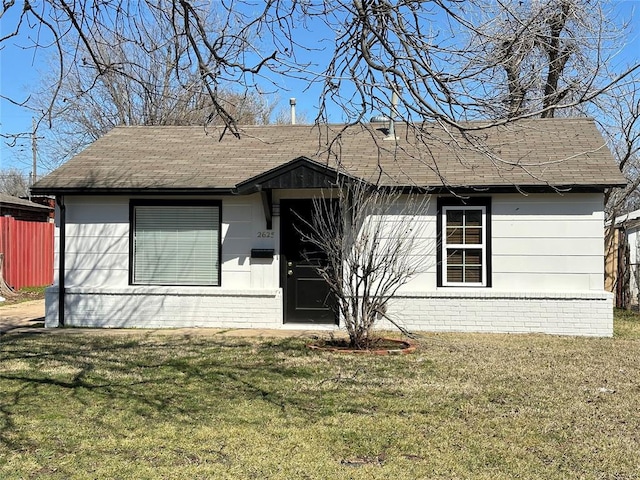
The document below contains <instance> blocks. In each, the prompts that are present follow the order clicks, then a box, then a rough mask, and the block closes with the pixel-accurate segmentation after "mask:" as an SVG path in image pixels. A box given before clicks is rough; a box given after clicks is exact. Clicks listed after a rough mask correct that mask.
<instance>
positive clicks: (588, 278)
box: [491, 193, 604, 292]
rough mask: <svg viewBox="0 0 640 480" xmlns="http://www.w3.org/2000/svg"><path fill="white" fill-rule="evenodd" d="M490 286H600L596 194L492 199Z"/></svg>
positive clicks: (568, 288) (526, 288)
mask: <svg viewBox="0 0 640 480" xmlns="http://www.w3.org/2000/svg"><path fill="white" fill-rule="evenodd" d="M491 210H492V224H491V226H492V269H493V276H492V278H493V290H497V291H505V292H508V291H518V292H579V291H590V290H596V291H602V290H603V289H604V267H603V265H604V260H603V259H604V243H603V234H604V233H603V232H604V213H603V197H602V195H601V194H597V193H594V194H588V193H585V194H562V195H561V194H554V193H549V194H531V195H528V196H523V195H519V194H509V195H494V196H493V198H492V205H491Z"/></svg>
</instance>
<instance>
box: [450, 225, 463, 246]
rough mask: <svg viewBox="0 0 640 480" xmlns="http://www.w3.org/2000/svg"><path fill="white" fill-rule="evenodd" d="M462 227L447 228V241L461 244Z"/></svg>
mask: <svg viewBox="0 0 640 480" xmlns="http://www.w3.org/2000/svg"><path fill="white" fill-rule="evenodd" d="M462 232H463V230H462V228H456V227H454V228H447V243H449V244H453V245H460V244H462Z"/></svg>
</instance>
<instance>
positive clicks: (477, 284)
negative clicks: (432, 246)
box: [440, 205, 489, 287]
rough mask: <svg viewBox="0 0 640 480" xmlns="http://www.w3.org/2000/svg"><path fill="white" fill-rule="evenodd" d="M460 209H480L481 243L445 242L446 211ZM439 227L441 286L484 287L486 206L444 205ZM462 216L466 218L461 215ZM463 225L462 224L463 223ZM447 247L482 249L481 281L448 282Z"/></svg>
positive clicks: (485, 270) (485, 272) (485, 269)
mask: <svg viewBox="0 0 640 480" xmlns="http://www.w3.org/2000/svg"><path fill="white" fill-rule="evenodd" d="M460 210H480V211H481V212H482V226H481V243H480V244H464V243H463V244H457V243H455V244H454V243H447V212H448V211H460ZM441 215H442V217H441V229H442V231H441V232H440V238H441V239H442V240H441V241H442V286H443V287H486V286H487V262H488V261H489V260H488V258H487V207H485V206H481V205H445V206H442V212H441ZM463 218H466V216H465V217H463ZM463 227H464V225H463ZM448 249H458V250H482V253H481V257H480V258H481V262H482V265H481V267H482V268H481V272H482V273H481V275H482V282H449V281H448V277H447V270H448V268H447V267H448V261H447V260H448V255H447V250H448ZM463 275H464V267H463Z"/></svg>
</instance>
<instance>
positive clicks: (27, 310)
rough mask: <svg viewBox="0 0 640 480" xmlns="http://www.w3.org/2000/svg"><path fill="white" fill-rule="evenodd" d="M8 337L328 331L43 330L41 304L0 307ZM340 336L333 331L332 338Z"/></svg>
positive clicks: (0, 330)
mask: <svg viewBox="0 0 640 480" xmlns="http://www.w3.org/2000/svg"><path fill="white" fill-rule="evenodd" d="M10 333H47V334H52V335H60V334H72V335H73V334H80V333H84V334H93V335H131V334H136V333H141V334H142V333H144V334H149V333H153V334H158V335H203V336H207V335H211V336H214V335H215V336H225V337H255V338H291V337H298V338H309V339H317V338H326V337H328V335H329V333H330V332H329V331H327V330H324V331H314V330H290V329H273V330H270V329H258V328H255V329H254V328H224V329H223V328H167V329H133V328H131V329H129V328H44V300H33V301H30V302H23V303H16V304H15V305H4V306H3V305H2V304H0V334H2V335H4V334H10ZM343 334H344V333H343V332H341V331H334V336H336V337H340V336H342V335H343Z"/></svg>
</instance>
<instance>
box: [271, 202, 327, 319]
mask: <svg viewBox="0 0 640 480" xmlns="http://www.w3.org/2000/svg"><path fill="white" fill-rule="evenodd" d="M312 212H313V200H310V199H305V200H281V201H280V252H281V256H280V259H281V260H280V268H281V276H280V278H281V285H282V288H283V295H284V321H285V323H325V324H331V323H336V316H335V313H334V311H333V303H334V302H333V296H332V295H331V292H330V290H329V286H328V285H327V283H326V282H325V281H324V280H323V279H322V278H321V277H320V275H319V274H318V271H317V266H318V265H321V264H323V263H324V262H326V256H325V255H324V254H323V253H322V252H320V251H318V248H317V247H315V246H314V245H311V244H309V243H307V242H303V241H302V239H301V238H300V237H301V234H300V232H301V231H305V229H308V228H309V227H308V225H306V224H305V220H306V221H308V222H310V221H311V215H312Z"/></svg>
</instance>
